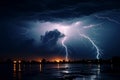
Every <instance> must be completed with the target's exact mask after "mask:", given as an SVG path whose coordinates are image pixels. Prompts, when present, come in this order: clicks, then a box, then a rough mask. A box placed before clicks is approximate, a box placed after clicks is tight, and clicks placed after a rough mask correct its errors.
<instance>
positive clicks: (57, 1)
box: [0, 0, 120, 20]
mask: <svg viewBox="0 0 120 80" xmlns="http://www.w3.org/2000/svg"><path fill="white" fill-rule="evenodd" d="M119 8H120V6H119V2H118V1H116V0H36V1H34V0H17V1H16V0H1V1H0V10H1V13H0V15H1V16H0V17H1V19H2V20H6V19H7V20H8V19H10V20H11V19H14V20H36V19H38V20H51V19H54V18H60V19H64V18H73V17H80V16H84V15H90V14H93V13H96V12H100V11H105V10H111V9H119Z"/></svg>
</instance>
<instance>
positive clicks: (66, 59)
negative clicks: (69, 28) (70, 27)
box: [62, 37, 68, 61]
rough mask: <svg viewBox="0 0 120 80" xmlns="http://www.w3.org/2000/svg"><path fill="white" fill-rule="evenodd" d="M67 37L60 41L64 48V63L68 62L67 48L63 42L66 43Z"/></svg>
mask: <svg viewBox="0 0 120 80" xmlns="http://www.w3.org/2000/svg"><path fill="white" fill-rule="evenodd" d="M66 39H67V37H64V38H63V40H62V46H63V47H64V48H65V53H66V55H65V61H68V48H67V46H66V45H65V41H66Z"/></svg>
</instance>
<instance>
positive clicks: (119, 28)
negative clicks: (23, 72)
mask: <svg viewBox="0 0 120 80" xmlns="http://www.w3.org/2000/svg"><path fill="white" fill-rule="evenodd" d="M81 34H83V35H85V36H87V37H89V38H90V39H91V40H92V41H93V42H94V43H95V45H96V46H97V48H99V50H100V51H99V52H100V55H99V57H100V58H111V57H113V56H120V2H119V1H118V0H0V37H1V38H0V58H14V57H19V58H30V59H31V58H39V57H40V58H51V57H56V56H57V57H58V56H59V57H65V47H64V46H63V44H62V42H63V40H64V44H65V46H66V47H67V50H68V54H69V55H68V56H69V58H71V59H80V58H92V59H95V58H96V55H97V52H96V48H95V46H93V44H92V43H91V42H90V41H89V39H87V38H85V37H84V36H81Z"/></svg>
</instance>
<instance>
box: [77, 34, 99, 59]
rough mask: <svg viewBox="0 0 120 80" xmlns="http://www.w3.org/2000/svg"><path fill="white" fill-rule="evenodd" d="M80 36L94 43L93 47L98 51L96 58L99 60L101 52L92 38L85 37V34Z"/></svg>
mask: <svg viewBox="0 0 120 80" xmlns="http://www.w3.org/2000/svg"><path fill="white" fill-rule="evenodd" d="M79 35H80V36H82V37H84V38H86V39H88V40H89V41H90V42H91V43H92V45H93V46H94V47H95V49H96V53H97V55H96V58H97V59H99V56H100V50H99V48H98V46H97V45H96V44H95V43H94V41H93V40H92V39H91V38H90V37H88V36H86V35H84V34H81V33H79Z"/></svg>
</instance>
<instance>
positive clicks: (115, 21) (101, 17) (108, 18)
mask: <svg viewBox="0 0 120 80" xmlns="http://www.w3.org/2000/svg"><path fill="white" fill-rule="evenodd" d="M94 16H95V17H96V18H98V19H106V20H108V21H110V22H114V23H117V24H120V22H118V21H117V20H114V19H112V18H110V17H103V16H98V15H94Z"/></svg>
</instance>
